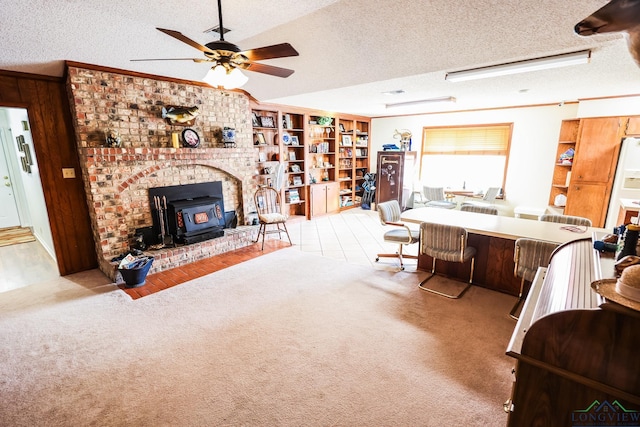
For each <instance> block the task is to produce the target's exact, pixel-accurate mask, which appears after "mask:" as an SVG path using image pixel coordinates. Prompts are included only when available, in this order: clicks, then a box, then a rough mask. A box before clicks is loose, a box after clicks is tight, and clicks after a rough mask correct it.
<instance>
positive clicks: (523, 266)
mask: <svg viewBox="0 0 640 427" xmlns="http://www.w3.org/2000/svg"><path fill="white" fill-rule="evenodd" d="M557 247H558V245H557V244H556V243H551V242H546V241H544V240H537V239H529V238H524V237H521V238H520V239H518V240H516V243H515V250H514V254H513V261H514V262H515V267H514V269H513V274H514V276H516V277H520V292H519V293H518V300H517V301H516V303H515V305H514V306H513V308H512V309H511V311H510V312H509V316H511V318H512V319H515V320H518V317H519V316H516V313H517V312H518V307H520V305H521V304H522V302H523V301H524V298H525V297H526V295H525V292H524V282H525V281H527V282H531V281H532V280H533V278H534V277H535V275H536V272H537V271H538V267H546V266H547V265H549V261H550V259H551V254H552V253H553V251H554V250H555V249H556V248H557Z"/></svg>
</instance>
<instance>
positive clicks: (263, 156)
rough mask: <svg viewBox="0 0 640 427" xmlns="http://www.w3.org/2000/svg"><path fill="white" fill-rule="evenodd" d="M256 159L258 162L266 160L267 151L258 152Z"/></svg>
mask: <svg viewBox="0 0 640 427" xmlns="http://www.w3.org/2000/svg"><path fill="white" fill-rule="evenodd" d="M258 161H259V162H266V161H267V153H265V152H264V151H261V152H259V153H258Z"/></svg>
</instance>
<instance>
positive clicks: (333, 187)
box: [326, 182, 340, 213]
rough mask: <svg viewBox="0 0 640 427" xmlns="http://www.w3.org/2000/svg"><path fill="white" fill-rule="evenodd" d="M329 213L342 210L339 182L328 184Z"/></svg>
mask: <svg viewBox="0 0 640 427" xmlns="http://www.w3.org/2000/svg"><path fill="white" fill-rule="evenodd" d="M326 194H327V204H326V206H327V213H331V212H336V211H337V210H339V209H340V184H339V183H337V182H334V183H331V184H327V193H326Z"/></svg>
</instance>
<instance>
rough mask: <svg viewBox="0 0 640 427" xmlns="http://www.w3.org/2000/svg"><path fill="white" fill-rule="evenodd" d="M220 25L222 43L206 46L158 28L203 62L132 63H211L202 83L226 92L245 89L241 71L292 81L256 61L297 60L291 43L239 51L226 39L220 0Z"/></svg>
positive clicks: (286, 71) (285, 73) (286, 74)
mask: <svg viewBox="0 0 640 427" xmlns="http://www.w3.org/2000/svg"><path fill="white" fill-rule="evenodd" d="M218 21H219V27H218V30H219V32H220V40H217V41H213V42H210V43H207V44H205V45H204V46H203V45H201V44H200V43H198V42H195V41H193V40H191V39H190V38H188V37H186V36H185V35H183V34H182V33H180V32H178V31H174V30H168V29H165V28H156V29H157V30H159V31H162V32H163V33H165V34H167V35H169V36H171V37H173V38H176V39H178V40H180V41H181V42H183V43H186V44H188V45H189V46H191V47H194V48H196V49H198V50H199V51H201V52H203V53H204V56H205V57H204V58H156V59H132V61H194V62H211V63H212V64H213V66H212V67H211V70H209V73H208V74H207V75H206V76H205V78H204V79H203V80H204V81H205V82H207V83H209V84H210V85H212V86H224V87H225V88H226V89H233V88H236V87H240V86H242V85H243V84H244V83H246V81H247V80H248V79H247V77H246V76H244V75H243V74H242V73H241V72H240V70H239V69H243V70H247V71H254V72H256V73H263V74H269V75H272V76H276V77H289V76H290V75H291V74H293V70H290V69H288V68H282V67H276V66H273V65H266V64H260V63H258V62H255V61H260V60H263V59H274V58H285V57H288V56H298V51H296V50H295V49H294V48H293V46H291V45H290V44H289V43H280V44H276V45H271V46H264V47H259V48H256V49H249V50H240V48H239V47H238V46H237V45H235V44H233V43H230V42H228V41H226V40H225V39H224V32H225V29H224V27H223V25H222V4H221V0H218Z"/></svg>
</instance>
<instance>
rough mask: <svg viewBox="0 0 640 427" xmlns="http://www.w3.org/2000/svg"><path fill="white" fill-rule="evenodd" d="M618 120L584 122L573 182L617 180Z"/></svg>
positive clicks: (577, 146)
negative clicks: (614, 178)
mask: <svg viewBox="0 0 640 427" xmlns="http://www.w3.org/2000/svg"><path fill="white" fill-rule="evenodd" d="M620 120H621V119H619V118H618V117H602V118H594V119H583V120H581V122H580V135H579V139H578V144H577V145H576V153H577V154H576V157H575V159H574V161H573V172H572V175H571V182H572V183H573V182H608V181H609V180H612V179H613V176H614V174H615V170H616V163H617V162H618V153H619V152H620V144H621V141H622V139H621V135H619V129H620Z"/></svg>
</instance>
